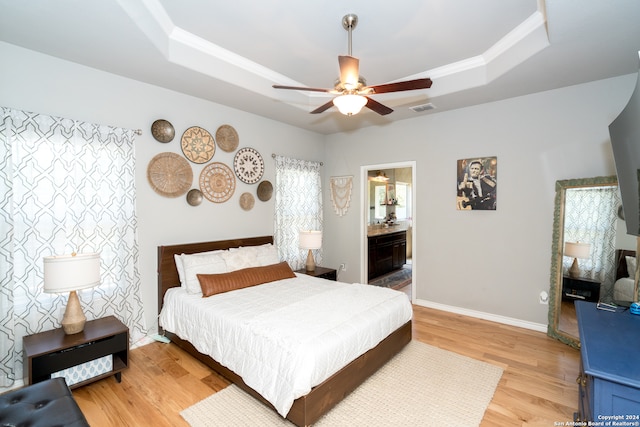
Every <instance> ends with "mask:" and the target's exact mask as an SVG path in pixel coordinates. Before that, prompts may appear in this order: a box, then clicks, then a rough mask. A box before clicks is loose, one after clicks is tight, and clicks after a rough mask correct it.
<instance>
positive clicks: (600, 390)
mask: <svg viewBox="0 0 640 427" xmlns="http://www.w3.org/2000/svg"><path fill="white" fill-rule="evenodd" d="M593 392H594V393H593V396H594V401H593V406H592V408H593V409H594V413H593V416H594V418H595V420H594V421H598V420H601V418H598V416H599V415H602V416H606V415H619V416H623V417H624V416H633V415H636V416H637V415H639V414H640V390H639V389H637V388H633V387H629V386H626V385H623V384H618V383H615V382H613V381H606V380H600V379H598V378H594V379H593ZM623 421H640V419H638V418H634V419H633V420H630V419H626V418H625V419H623Z"/></svg>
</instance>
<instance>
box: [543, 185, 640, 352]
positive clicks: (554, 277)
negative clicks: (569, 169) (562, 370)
mask: <svg viewBox="0 0 640 427" xmlns="http://www.w3.org/2000/svg"><path fill="white" fill-rule="evenodd" d="M611 185H618V178H617V177H616V176H601V177H596V178H583V179H568V180H562V181H556V197H555V207H554V211H553V240H552V246H551V279H550V287H549V289H550V292H549V315H548V318H549V320H548V322H549V325H548V326H547V335H549V336H550V337H552V338H555V339H557V340H560V341H562V342H564V343H565V344H568V345H570V346H572V347H574V348H580V337H574V336H572V335H570V334H568V333H567V332H564V331H561V330H559V329H558V324H559V322H560V305H561V302H562V274H563V272H562V254H563V242H564V214H565V196H566V191H567V189H570V188H580V187H599V186H611ZM637 291H638V289H637V286H636V292H635V293H636V294H637Z"/></svg>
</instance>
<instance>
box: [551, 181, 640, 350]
mask: <svg viewBox="0 0 640 427" xmlns="http://www.w3.org/2000/svg"><path fill="white" fill-rule="evenodd" d="M623 221H624V215H623V214H622V209H621V202H620V195H619V191H618V182H617V179H616V177H615V176H610V177H597V178H587V179H572V180H563V181H558V182H556V198H555V209H554V221H553V243H552V245H553V247H552V260H551V292H550V299H549V330H548V332H549V335H550V336H552V337H554V338H556V339H559V340H560V341H563V342H565V343H567V344H569V345H572V346H574V347H579V342H580V341H579V333H578V325H577V321H576V315H575V308H574V302H575V301H576V300H586V301H592V302H596V303H597V302H604V303H609V304H616V305H629V304H630V303H631V302H632V301H634V300H635V295H636V293H637V289H636V288H635V280H634V278H635V274H636V269H637V263H636V251H635V250H636V246H637V241H636V237H635V236H631V235H627V234H626V228H625V226H624V223H622V222H623Z"/></svg>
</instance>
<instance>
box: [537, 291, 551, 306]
mask: <svg viewBox="0 0 640 427" xmlns="http://www.w3.org/2000/svg"><path fill="white" fill-rule="evenodd" d="M538 301H539V302H540V304H545V305H546V304H549V294H548V293H547V292H546V291H542V292H540V297H539V299H538Z"/></svg>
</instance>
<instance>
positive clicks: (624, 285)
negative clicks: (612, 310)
mask: <svg viewBox="0 0 640 427" xmlns="http://www.w3.org/2000/svg"><path fill="white" fill-rule="evenodd" d="M635 265H636V251H632V250H627V249H618V250H616V281H615V283H614V284H613V300H614V301H615V302H616V303H627V304H628V303H630V302H632V301H635V295H634V292H633V291H634V281H635V277H634V274H635Z"/></svg>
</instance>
